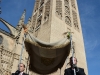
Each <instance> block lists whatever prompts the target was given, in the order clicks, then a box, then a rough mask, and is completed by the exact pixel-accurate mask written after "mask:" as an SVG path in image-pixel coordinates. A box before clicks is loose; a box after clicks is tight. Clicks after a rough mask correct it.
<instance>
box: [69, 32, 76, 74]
mask: <svg viewBox="0 0 100 75" xmlns="http://www.w3.org/2000/svg"><path fill="white" fill-rule="evenodd" d="M69 33H70V42H71V50H72V61H73V63H74V53H75V50H74V48H73V41H72V34H71V32H69ZM74 75H76V71H75V68H74Z"/></svg>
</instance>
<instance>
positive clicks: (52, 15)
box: [28, 0, 88, 75]
mask: <svg viewBox="0 0 100 75" xmlns="http://www.w3.org/2000/svg"><path fill="white" fill-rule="evenodd" d="M28 25H29V26H28V27H29V31H30V32H31V33H32V34H33V35H34V36H35V37H37V38H38V39H40V40H42V41H45V42H49V43H52V42H55V41H58V40H60V39H62V38H65V37H66V34H65V33H67V32H73V34H72V38H73V44H74V49H75V57H76V58H77V59H78V66H80V67H82V68H84V69H85V73H86V74H88V71H87V63H86V55H85V48H84V41H83V34H82V27H81V23H80V17H79V12H78V6H77V0H36V1H35V6H34V10H33V14H32V17H31V20H30V23H29V24H28ZM69 57H70V56H69ZM67 63H68V62H65V64H64V66H63V67H62V68H61V70H60V72H59V73H61V75H63V74H64V70H65V68H66V64H67ZM57 73H58V72H57ZM55 75H56V74H55Z"/></svg>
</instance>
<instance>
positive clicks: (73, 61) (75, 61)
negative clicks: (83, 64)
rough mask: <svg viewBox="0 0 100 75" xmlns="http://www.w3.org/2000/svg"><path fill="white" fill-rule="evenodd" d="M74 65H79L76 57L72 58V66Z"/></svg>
mask: <svg viewBox="0 0 100 75" xmlns="http://www.w3.org/2000/svg"><path fill="white" fill-rule="evenodd" d="M73 64H75V65H77V59H76V58H75V57H70V66H72V65H73Z"/></svg>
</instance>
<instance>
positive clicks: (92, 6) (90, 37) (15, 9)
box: [0, 0, 100, 75]
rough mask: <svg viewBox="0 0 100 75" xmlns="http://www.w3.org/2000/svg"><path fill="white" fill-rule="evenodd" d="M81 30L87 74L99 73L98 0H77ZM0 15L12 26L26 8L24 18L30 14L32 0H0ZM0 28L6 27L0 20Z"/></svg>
mask: <svg viewBox="0 0 100 75" xmlns="http://www.w3.org/2000/svg"><path fill="white" fill-rule="evenodd" d="M77 1H78V7H79V14H80V19H81V25H82V30H83V37H84V44H85V50H86V56H87V65H88V72H89V75H99V74H100V73H99V71H100V35H99V33H100V25H99V24H100V0H77ZM0 6H1V8H2V14H0V17H2V18H3V19H5V20H6V21H8V22H9V23H10V24H12V25H13V26H16V25H17V24H18V21H19V19H20V17H21V15H22V13H23V11H24V9H26V20H25V22H27V20H28V18H29V17H30V16H31V15H32V12H33V6H34V0H2V3H1V4H0ZM0 28H2V29H4V30H6V31H8V30H7V28H6V27H5V26H4V25H3V24H2V23H1V22H0Z"/></svg>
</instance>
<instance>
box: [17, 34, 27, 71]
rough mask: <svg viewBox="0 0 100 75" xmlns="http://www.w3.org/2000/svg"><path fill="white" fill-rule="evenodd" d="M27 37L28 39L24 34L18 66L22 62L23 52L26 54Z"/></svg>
mask: <svg viewBox="0 0 100 75" xmlns="http://www.w3.org/2000/svg"><path fill="white" fill-rule="evenodd" d="M25 37H26V35H25V34H24V37H23V42H22V49H21V54H20V59H19V63H18V64H20V63H21V61H22V55H23V52H24V41H25ZM18 69H19V67H18Z"/></svg>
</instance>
